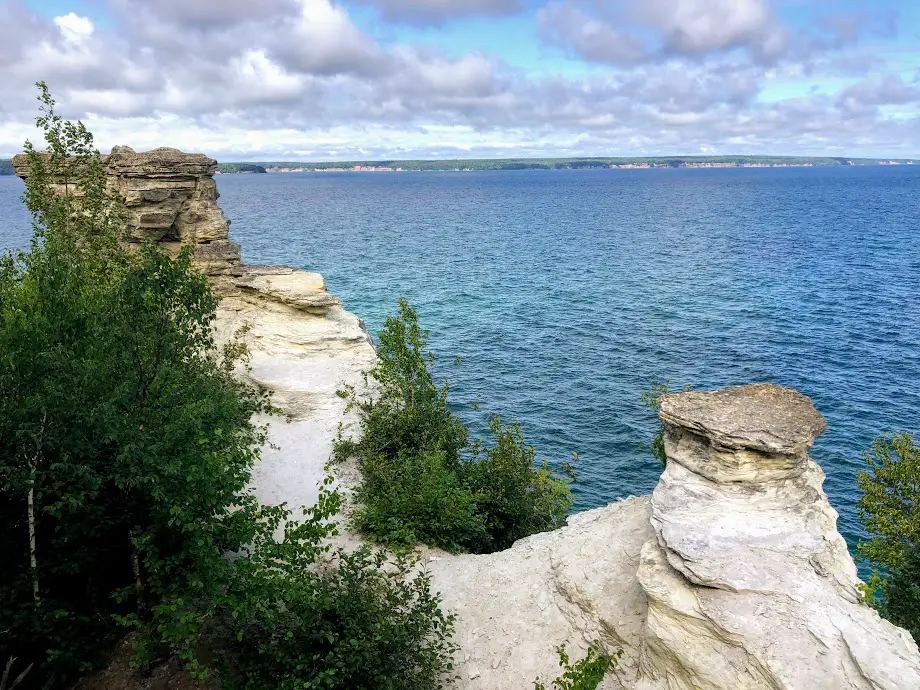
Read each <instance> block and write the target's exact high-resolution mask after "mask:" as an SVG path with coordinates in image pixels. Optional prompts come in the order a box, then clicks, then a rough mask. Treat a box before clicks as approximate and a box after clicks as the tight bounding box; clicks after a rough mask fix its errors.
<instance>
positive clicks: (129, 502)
mask: <svg viewBox="0 0 920 690" xmlns="http://www.w3.org/2000/svg"><path fill="white" fill-rule="evenodd" d="M39 86H40V89H41V96H40V98H41V101H42V116H41V117H39V118H38V124H39V126H40V127H42V128H43V129H44V131H45V139H46V144H47V150H46V151H45V152H41V153H39V152H38V151H36V150H34V149H33V148H32V146H31V145H29V144H28V143H27V144H26V151H27V153H28V156H29V165H30V168H29V177H28V181H27V187H26V192H25V195H24V200H25V202H26V204H27V206H28V208H29V210H30V211H31V213H32V216H33V220H34V230H35V233H34V238H33V241H32V245H31V250H30V251H29V252H25V253H17V254H14V255H8V256H5V257H3V258H2V260H0V538H2V543H3V544H4V568H3V569H0V631H2V634H0V658H11V657H18V658H20V659H22V660H23V661H22V663H23V664H24V665H25V664H28V663H32V664H34V667H33V670H32V672H31V673H30V674H29V675H28V677H27V678H26V681H25V683H27V684H30V685H34V686H36V687H39V686H40V687H43V688H53V687H66V686H69V685H71V684H72V682H73V680H74V679H75V678H76V677H77V676H79V675H80V674H82V673H83V672H86V671H88V670H90V669H92V668H94V667H95V666H98V665H100V664H102V663H104V662H105V661H106V657H107V654H108V652H109V650H110V649H111V646H112V644H113V643H114V642H115V641H116V640H117V638H118V637H120V636H122V635H123V634H124V632H125V626H127V627H129V628H134V629H137V630H138V632H139V635H138V636H137V637H138V640H139V645H138V649H137V662H138V663H139V664H145V663H150V662H153V661H156V660H157V659H158V658H159V657H160V656H161V655H164V654H166V655H177V656H178V657H179V658H180V659H181V660H182V661H184V662H185V663H186V665H187V666H188V668H189V670H190V671H191V672H192V674H193V675H194V676H196V677H205V676H206V675H210V677H212V678H213V679H214V680H215V681H217V682H218V683H219V684H220V685H221V686H223V687H227V688H253V689H255V688H260V689H261V688H283V689H285V690H286V689H288V688H298V689H302V688H323V689H326V690H333V689H337V688H342V689H344V688H368V689H370V688H393V689H396V688H406V689H407V690H413V689H415V688H419V689H421V688H426V689H427V688H435V687H438V683H439V682H440V680H439V679H440V678H441V677H442V676H443V674H444V673H445V672H446V671H447V670H449V668H450V655H451V652H452V650H453V647H452V645H451V644H450V642H449V635H450V633H451V629H452V619H451V618H450V617H447V616H444V615H443V614H442V613H441V612H440V609H439V603H440V601H439V599H438V598H437V597H436V596H434V595H432V594H431V593H430V591H429V587H428V579H427V576H426V575H425V574H424V573H420V574H419V573H416V572H415V571H414V570H412V569H411V566H410V564H409V563H407V562H402V561H400V562H398V563H396V564H395V565H394V566H393V567H388V568H382V567H381V566H382V565H383V556H382V555H380V554H373V553H371V552H370V551H368V550H363V551H360V552H358V553H356V554H344V553H339V554H329V553H328V547H327V546H324V545H323V544H324V541H325V540H326V538H327V537H328V536H330V534H331V533H332V532H333V531H334V528H333V527H332V526H331V525H330V522H329V518H330V517H331V516H332V515H333V514H334V513H335V512H336V511H338V510H339V507H340V502H341V501H340V498H339V496H338V494H337V493H335V492H333V491H329V489H328V481H327V485H326V486H325V487H324V489H323V491H322V492H321V494H320V500H319V502H318V503H317V505H316V506H313V507H312V508H310V509H308V510H306V511H305V515H304V519H303V520H298V521H293V520H291V512H290V511H289V510H288V509H287V508H286V507H285V506H259V505H258V504H257V503H256V501H255V499H254V498H253V497H252V496H251V495H250V494H249V493H248V492H247V488H246V487H247V486H248V484H249V482H250V479H251V470H252V466H253V463H254V462H255V461H256V460H257V459H258V457H259V451H258V449H259V447H260V446H261V445H262V443H263V442H264V440H265V432H264V429H263V428H261V427H259V426H256V425H254V424H253V423H252V421H251V420H252V418H253V415H254V414H256V413H259V412H270V411H272V408H271V406H270V403H269V400H268V398H267V396H266V394H265V392H264V391H262V390H259V389H257V388H255V387H253V386H251V385H249V384H246V383H244V382H242V381H241V380H239V379H238V378H237V377H235V376H234V375H233V371H234V370H235V369H236V367H237V366H238V365H239V364H240V363H241V361H242V360H243V359H244V358H245V354H246V352H245V347H244V346H243V345H242V344H241V343H240V342H239V341H238V340H234V341H231V342H230V343H229V344H228V345H226V346H225V347H223V348H218V346H217V345H216V344H215V341H214V336H213V332H212V322H213V318H214V310H215V306H216V301H215V297H214V296H213V294H212V293H211V291H210V289H209V287H208V284H207V281H206V279H205V278H204V276H202V275H201V274H200V273H198V272H197V271H196V270H194V268H193V267H192V265H191V257H190V254H189V252H188V251H183V252H182V253H181V254H180V255H179V257H178V258H177V259H171V258H170V257H168V256H166V255H165V254H163V253H162V252H161V251H160V250H159V249H158V248H157V247H155V246H154V245H152V244H147V245H144V246H143V247H142V249H141V250H140V251H138V252H135V251H130V250H128V249H126V248H124V247H123V246H122V245H121V244H120V243H119V233H120V232H121V231H122V228H123V219H122V214H121V208H120V206H119V203H118V200H117V199H113V198H111V197H110V196H109V195H108V191H107V188H106V175H105V171H104V169H103V167H102V164H101V160H100V157H99V154H98V152H97V151H95V150H94V149H93V146H92V137H91V135H90V134H89V133H88V132H87V131H86V129H85V128H84V127H83V125H82V124H80V123H70V122H65V121H63V120H62V119H61V118H60V117H58V116H57V115H56V114H55V112H54V102H53V101H52V100H51V98H50V96H49V95H48V92H47V89H46V88H45V86H44V84H40V85H39ZM330 481H331V480H330ZM279 530H280V531H281V533H283V538H282V539H279V540H276V539H275V535H276V534H277V533H279ZM330 559H331V560H330ZM207 648H210V650H211V656H213V658H214V662H213V664H211V663H210V661H208V662H207V663H206V661H205V659H204V658H203V656H202V650H203V649H207Z"/></svg>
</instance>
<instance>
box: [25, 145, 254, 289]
mask: <svg viewBox="0 0 920 690" xmlns="http://www.w3.org/2000/svg"><path fill="white" fill-rule="evenodd" d="M103 161H104V163H105V165H106V170H107V172H108V175H109V188H110V189H111V190H112V191H113V192H115V194H117V195H118V196H119V197H120V198H121V199H122V200H123V201H124V205H125V210H126V212H127V237H126V239H127V241H128V242H135V243H140V242H142V241H143V240H145V239H153V240H154V241H156V242H162V243H163V244H164V245H165V246H166V247H167V248H169V249H172V250H173V251H178V249H179V247H181V246H184V245H191V246H193V247H195V261H196V263H197V265H198V266H199V267H200V268H201V269H202V270H203V271H204V272H205V273H207V274H209V275H217V274H222V273H228V272H232V271H233V269H234V267H236V266H237V265H239V263H240V248H239V246H238V245H236V244H234V243H232V242H230V240H229V226H230V223H229V222H228V221H227V219H226V218H225V217H224V214H223V211H221V209H220V206H218V204H217V198H218V196H219V195H218V192H217V185H216V184H215V182H214V174H215V173H216V172H217V161H215V160H214V159H212V158H208V157H207V156H205V155H203V154H200V153H183V152H182V151H179V150H178V149H171V148H159V149H154V150H153V151H148V152H146V153H135V152H134V150H133V149H131V148H129V147H127V146H116V147H115V148H113V149H112V153H111V154H109V155H108V156H103ZM13 167H14V169H15V171H16V174H17V175H19V177H21V178H23V179H25V178H27V177H28V174H29V165H28V158H27V157H26V156H25V155H22V154H20V155H18V156H16V157H15V158H13Z"/></svg>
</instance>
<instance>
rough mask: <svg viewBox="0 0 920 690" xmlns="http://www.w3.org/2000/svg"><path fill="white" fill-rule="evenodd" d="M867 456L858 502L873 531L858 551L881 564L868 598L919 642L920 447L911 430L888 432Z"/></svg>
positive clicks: (872, 582)
mask: <svg viewBox="0 0 920 690" xmlns="http://www.w3.org/2000/svg"><path fill="white" fill-rule="evenodd" d="M866 462H867V464H868V465H869V469H868V470H866V471H863V472H860V474H859V477H858V482H859V488H860V489H861V491H862V496H861V498H860V499H859V505H858V508H859V514H860V518H861V519H862V522H863V525H864V526H865V528H866V531H867V532H868V533H869V535H870V538H869V539H868V540H866V541H864V542H862V543H860V545H859V552H860V554H861V555H862V556H864V557H865V558H866V559H867V560H868V561H869V563H870V564H871V565H872V566H873V567H874V568H876V571H875V573H874V574H873V576H872V578H871V580H870V582H869V592H868V594H869V599H870V601H871V602H873V603H874V604H875V605H876V606H878V608H879V611H880V612H881V613H882V615H883V616H885V617H886V618H887V619H888V620H890V621H891V622H892V623H894V624H895V625H899V626H901V627H902V628H906V629H907V630H909V631H910V633H911V634H912V635H913V637H914V639H915V640H917V641H918V642H920V447H918V446H917V445H916V443H915V442H914V439H913V437H912V436H911V435H910V434H908V433H900V434H896V435H894V436H883V437H881V438H879V439H878V440H876V442H875V444H874V445H873V446H872V453H871V455H868V456H867V457H866Z"/></svg>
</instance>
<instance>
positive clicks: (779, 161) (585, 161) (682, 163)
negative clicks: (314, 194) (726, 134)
mask: <svg viewBox="0 0 920 690" xmlns="http://www.w3.org/2000/svg"><path fill="white" fill-rule="evenodd" d="M871 165H920V160H918V159H909V158H848V157H806V156H668V157H644V158H508V159H451V160H381V161H337V162H331V161H319V162H301V161H270V162H265V161H259V162H246V163H235V162H227V163H220V164H219V166H218V168H219V172H220V173H222V174H233V173H295V172H335V173H343V172H420V171H449V172H467V171H479V170H636V169H651V168H687V169H696V168H709V169H711V168H722V169H726V168H817V167H840V166H843V167H848V166H871Z"/></svg>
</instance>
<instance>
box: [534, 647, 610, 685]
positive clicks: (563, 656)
mask: <svg viewBox="0 0 920 690" xmlns="http://www.w3.org/2000/svg"><path fill="white" fill-rule="evenodd" d="M558 651H559V666H560V667H562V675H561V676H559V677H558V678H556V680H554V681H553V685H552V690H596V689H597V686H598V685H600V684H601V681H602V680H604V676H606V675H607V674H608V673H610V672H611V671H613V670H614V669H615V668H616V666H617V662H618V661H619V658H620V656H621V655H622V654H623V652H622V650H617V651H616V652H615V653H613V654H609V653H607V652H606V651H605V650H604V649H603V648H602V647H601V646H600V643H599V642H598V641H597V640H595V641H594V643H593V644H592V645H591V646H590V647H588V651H587V653H586V654H585V656H584V658H583V659H579V660H578V661H576V662H575V663H574V664H573V663H572V662H571V660H570V659H569V655H568V652H566V649H565V645H562V646H561V647H559V650H558ZM534 690H546V686H545V685H543V683H541V682H540V681H536V682H535V683H534Z"/></svg>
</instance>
